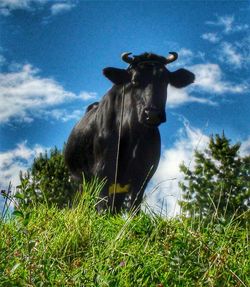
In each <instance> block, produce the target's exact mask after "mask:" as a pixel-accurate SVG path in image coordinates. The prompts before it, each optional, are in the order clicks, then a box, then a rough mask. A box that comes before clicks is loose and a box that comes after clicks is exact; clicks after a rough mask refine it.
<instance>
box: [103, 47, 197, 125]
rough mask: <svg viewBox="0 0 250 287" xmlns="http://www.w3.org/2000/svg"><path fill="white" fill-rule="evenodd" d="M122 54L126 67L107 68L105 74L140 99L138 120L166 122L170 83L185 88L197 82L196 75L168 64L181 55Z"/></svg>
mask: <svg viewBox="0 0 250 287" xmlns="http://www.w3.org/2000/svg"><path fill="white" fill-rule="evenodd" d="M130 55H131V53H123V54H122V60H123V61H125V62H126V63H128V64H129V67H128V68H127V69H126V70H125V69H117V68H105V69H104V70H103V73H104V75H105V76H106V77H107V78H108V79H109V80H111V81H112V82H113V83H114V84H115V85H125V84H128V86H127V89H128V91H131V92H132V93H133V94H134V96H135V97H136V98H137V99H138V104H137V105H136V108H137V111H138V119H139V122H141V123H143V124H144V125H147V126H152V127H155V126H158V125H159V124H161V123H162V122H165V121H166V113H165V104H166V99H167V85H168V84H171V85H173V86H174V87H176V88H183V87H186V86H188V85H189V84H191V83H193V82H194V78H195V76H194V74H193V73H191V72H189V71H188V70H185V69H179V70H177V71H175V72H170V71H169V70H168V69H167V68H166V65H167V64H169V63H171V62H173V61H175V60H176V59H177V58H178V55H177V53H175V52H170V53H169V56H168V57H162V56H158V55H156V54H153V53H144V54H141V55H139V56H134V57H131V56H130Z"/></svg>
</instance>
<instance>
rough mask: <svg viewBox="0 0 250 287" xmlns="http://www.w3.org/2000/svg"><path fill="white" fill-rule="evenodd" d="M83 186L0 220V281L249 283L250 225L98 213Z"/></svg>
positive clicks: (125, 286)
mask: <svg viewBox="0 0 250 287" xmlns="http://www.w3.org/2000/svg"><path fill="white" fill-rule="evenodd" d="M100 188H101V187H100V186H98V185H97V184H96V183H93V184H89V185H88V186H87V187H86V192H85V193H84V194H83V195H82V196H79V198H78V200H76V202H75V204H74V206H73V207H72V208H65V209H63V210H59V209H57V208H56V207H50V208H48V207H47V206H46V205H38V206H34V207H32V208H31V209H29V210H20V211H19V212H15V213H14V215H12V216H11V217H9V218H5V219H4V220H3V219H2V220H1V221H0V238H1V240H0V286H8V287H9V286H111V287H112V286H113V287H115V286H122V287H131V286H154V287H163V286H164V287H166V286H177V287H180V286H234V287H235V286H250V278H249V271H250V268H249V249H248V248H249V238H248V236H249V235H248V230H247V228H246V227H244V226H240V225H238V224H237V223H236V222H234V221H233V220H232V221H231V222H224V221H219V220H215V219H214V220H213V221H211V222H209V223H206V222H204V221H202V220H199V219H194V218H185V217H180V218H173V219H164V218H161V217H158V216H157V215H154V216H152V214H151V215H147V214H145V213H143V212H141V213H140V214H139V215H137V216H133V215H131V214H125V215H117V216H112V215H110V214H102V215H100V214H97V213H96V211H95V207H94V205H95V202H96V199H95V197H96V196H95V194H96V192H95V191H96V190H97V191H98V189H100Z"/></svg>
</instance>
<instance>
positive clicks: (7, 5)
mask: <svg viewBox="0 0 250 287" xmlns="http://www.w3.org/2000/svg"><path fill="white" fill-rule="evenodd" d="M53 2H54V3H53ZM55 2H56V3H55ZM75 3H76V1H75V0H57V1H50V0H1V2H0V14H2V15H3V16H9V15H10V14H11V12H12V11H14V10H18V9H21V10H34V8H36V7H39V8H41V7H46V5H51V7H50V10H51V14H52V15H57V14H59V13H63V12H67V11H69V10H71V9H72V8H74V7H75V6H76V4H75Z"/></svg>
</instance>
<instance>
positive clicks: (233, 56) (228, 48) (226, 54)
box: [220, 42, 244, 68]
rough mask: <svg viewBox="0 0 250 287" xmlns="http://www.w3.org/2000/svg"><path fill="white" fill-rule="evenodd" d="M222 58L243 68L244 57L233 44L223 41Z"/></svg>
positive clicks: (223, 60)
mask: <svg viewBox="0 0 250 287" xmlns="http://www.w3.org/2000/svg"><path fill="white" fill-rule="evenodd" d="M220 60H221V61H222V62H226V63H228V64H230V65H233V66H234V67H235V68H241V67H242V64H243V61H244V58H243V56H242V55H241V54H240V53H239V52H238V51H237V50H236V48H235V47H234V46H233V45H232V44H230V43H227V42H223V43H222V44H221V49H220Z"/></svg>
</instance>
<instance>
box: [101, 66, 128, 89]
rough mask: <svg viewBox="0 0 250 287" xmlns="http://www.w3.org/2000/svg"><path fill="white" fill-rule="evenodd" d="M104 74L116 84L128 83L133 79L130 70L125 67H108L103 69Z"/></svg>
mask: <svg viewBox="0 0 250 287" xmlns="http://www.w3.org/2000/svg"><path fill="white" fill-rule="evenodd" d="M103 75H104V76H105V77H107V78H108V79H109V80H110V81H111V82H112V83H114V84H116V85H121V84H126V83H128V82H130V80H131V76H130V75H129V73H128V71H127V70H124V69H117V68H111V67H108V68H105V69H103Z"/></svg>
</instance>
